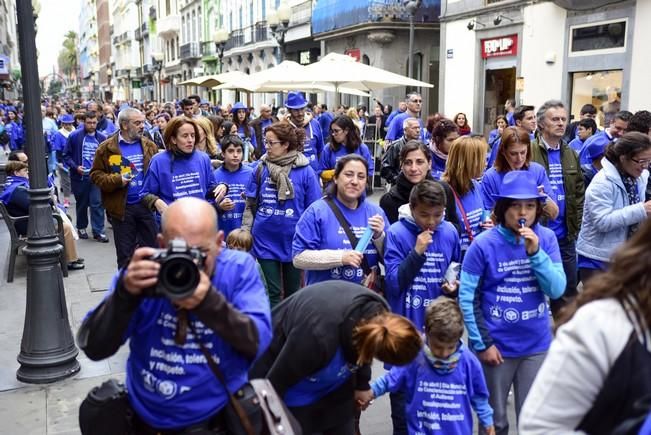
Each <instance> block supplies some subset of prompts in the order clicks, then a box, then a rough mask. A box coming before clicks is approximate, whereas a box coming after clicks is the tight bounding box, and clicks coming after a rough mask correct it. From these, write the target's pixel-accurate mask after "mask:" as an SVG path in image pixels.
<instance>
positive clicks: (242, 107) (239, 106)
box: [231, 101, 249, 113]
mask: <svg viewBox="0 0 651 435" xmlns="http://www.w3.org/2000/svg"><path fill="white" fill-rule="evenodd" d="M238 110H246V111H247V112H248V111H249V108H248V107H246V106H245V105H244V103H242V102H240V101H238V102H237V103H235V104H234V105H233V107H231V113H235V112H237V111H238Z"/></svg>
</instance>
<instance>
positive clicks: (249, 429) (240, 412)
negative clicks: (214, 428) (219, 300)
mask: <svg viewBox="0 0 651 435" xmlns="http://www.w3.org/2000/svg"><path fill="white" fill-rule="evenodd" d="M183 311H185V310H183ZM186 316H187V313H186ZM187 323H188V326H189V327H190V330H191V331H192V335H194V338H195V340H196V341H197V344H199V349H200V350H201V353H202V354H203V356H204V357H206V362H207V363H208V367H210V370H211V371H212V372H213V373H214V375H215V377H216V378H217V379H218V380H219V382H220V383H221V384H222V386H223V387H224V390H225V391H226V393H227V394H228V400H229V402H230V404H231V406H232V407H233V409H234V410H235V412H236V413H237V416H238V417H239V419H240V422H241V423H242V427H243V428H244V430H245V431H246V433H247V434H248V435H255V431H254V430H253V425H252V424H251V420H249V417H248V415H247V414H246V412H245V411H244V408H242V405H240V402H238V401H237V399H236V398H235V396H233V394H232V393H231V392H230V391H228V384H227V383H226V377H225V376H224V374H223V373H222V371H221V370H220V369H219V366H218V365H217V363H216V362H215V360H214V359H213V357H212V355H211V354H210V352H209V351H208V349H206V346H204V344H203V342H202V341H201V339H200V338H199V335H198V334H197V330H196V329H195V327H194V324H193V323H192V321H191V320H190V319H188V322H187Z"/></svg>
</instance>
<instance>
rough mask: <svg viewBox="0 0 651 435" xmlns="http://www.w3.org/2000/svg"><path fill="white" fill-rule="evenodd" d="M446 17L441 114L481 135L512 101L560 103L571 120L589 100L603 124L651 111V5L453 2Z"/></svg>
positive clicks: (599, 0) (610, 0) (612, 0)
mask: <svg viewBox="0 0 651 435" xmlns="http://www.w3.org/2000/svg"><path fill="white" fill-rule="evenodd" d="M441 15H442V16H441V23H442V30H441V31H442V35H444V36H443V37H442V38H443V39H442V41H441V46H442V47H443V49H442V50H441V65H442V69H443V71H444V74H442V75H441V80H440V83H439V98H440V101H441V103H440V104H441V109H442V111H443V112H444V113H445V114H446V115H448V116H454V114H456V113H457V112H464V113H466V114H467V116H468V118H469V121H470V123H471V125H472V127H473V130H475V131H478V132H482V133H484V132H488V131H490V130H491V129H493V128H494V122H495V118H496V116H497V115H500V114H503V113H504V103H505V101H506V100H507V99H515V101H516V104H529V105H533V106H539V105H540V104H542V103H543V102H544V101H546V100H548V99H551V98H555V99H560V100H562V101H563V102H565V103H566V104H567V105H568V107H569V109H570V110H569V111H570V114H571V116H572V117H574V118H578V116H579V111H580V109H581V106H583V105H584V104H586V103H591V104H594V105H595V106H596V107H597V109H598V111H599V114H598V117H597V122H598V124H599V125H600V126H604V125H605V124H607V123H608V121H609V120H610V118H611V117H612V115H613V114H614V113H615V112H616V111H617V110H619V109H620V108H621V109H628V110H631V111H635V110H639V109H641V108H643V107H645V106H648V101H649V98H650V97H651V90H650V89H649V87H648V86H647V84H646V82H647V80H646V79H645V77H647V76H648V70H649V67H651V60H649V57H648V56H646V55H645V54H644V44H646V43H648V41H650V40H651V29H649V26H645V25H644V24H643V23H645V22H649V21H648V20H649V19H651V4H650V2H646V1H637V2H636V1H617V0H595V1H583V0H557V1H512V0H505V1H484V0H453V1H448V2H447V8H446V10H444V11H442V14H441Z"/></svg>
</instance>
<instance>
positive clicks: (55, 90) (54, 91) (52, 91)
mask: <svg viewBox="0 0 651 435" xmlns="http://www.w3.org/2000/svg"><path fill="white" fill-rule="evenodd" d="M62 87H63V83H61V81H59V80H52V81H51V82H50V86H49V88H48V90H47V93H48V95H58V94H60V93H61V88H62Z"/></svg>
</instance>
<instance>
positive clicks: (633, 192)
mask: <svg viewBox="0 0 651 435" xmlns="http://www.w3.org/2000/svg"><path fill="white" fill-rule="evenodd" d="M620 176H621V177H622V182H623V183H624V187H625V188H626V193H627V195H628V204H629V205H633V204H637V203H639V202H640V194H639V193H638V191H637V180H636V179H635V178H633V177H631V176H630V175H628V174H624V173H623V172H620ZM638 228H640V224H639V223H637V224H633V225H629V226H628V238H631V236H632V235H633V234H635V232H636V231H637V230H638Z"/></svg>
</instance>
